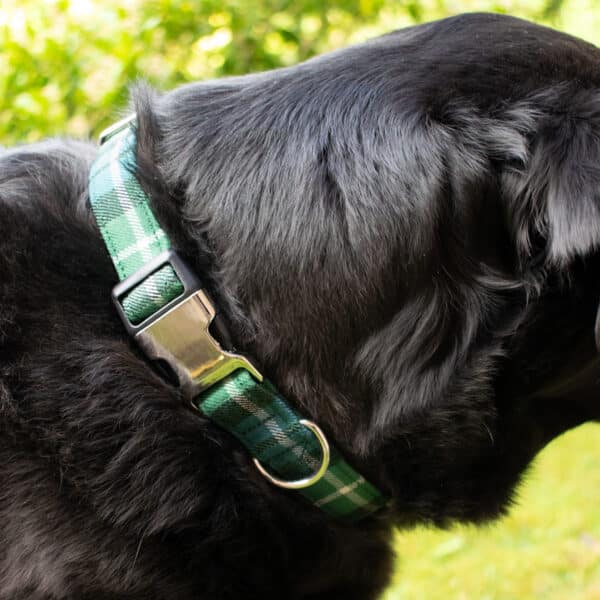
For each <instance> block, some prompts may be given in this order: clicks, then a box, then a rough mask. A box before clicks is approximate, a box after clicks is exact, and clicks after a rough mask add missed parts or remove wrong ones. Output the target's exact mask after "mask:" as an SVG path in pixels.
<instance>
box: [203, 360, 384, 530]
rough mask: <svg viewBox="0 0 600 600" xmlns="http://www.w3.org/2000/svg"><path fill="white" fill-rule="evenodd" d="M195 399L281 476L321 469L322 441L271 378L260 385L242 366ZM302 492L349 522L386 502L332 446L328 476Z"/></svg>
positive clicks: (300, 475) (299, 475)
mask: <svg viewBox="0 0 600 600" xmlns="http://www.w3.org/2000/svg"><path fill="white" fill-rule="evenodd" d="M195 402H196V405H197V406H198V408H199V409H200V410H201V411H202V412H203V413H204V414H205V415H206V416H208V417H210V419H211V420H212V421H214V422H215V423H218V424H219V425H220V426H221V427H223V428H224V429H226V430H227V431H229V432H230V433H232V434H233V435H234V436H235V437H236V438H237V439H238V440H239V441H240V442H242V444H243V445H244V446H245V447H246V448H247V449H248V450H249V451H250V453H251V454H252V455H253V456H255V457H256V458H258V460H260V462H261V463H262V464H263V465H264V466H265V467H267V468H268V469H269V470H271V471H272V472H273V473H274V474H276V475H277V476H279V477H283V478H284V479H286V480H296V479H302V478H304V477H307V476H309V475H311V474H312V473H315V472H316V471H317V470H318V468H319V466H320V464H321V447H320V444H319V442H318V440H317V439H316V438H315V436H314V434H313V433H312V431H310V430H309V429H307V428H306V427H304V425H302V424H301V423H300V418H301V417H299V416H298V415H297V414H296V413H295V412H294V411H293V410H292V409H291V408H290V406H289V405H288V404H287V403H286V402H285V401H284V400H283V398H282V397H281V396H280V394H279V393H278V392H277V390H276V389H275V388H274V387H273V385H271V384H270V383H269V382H263V383H258V382H257V381H256V380H255V379H254V378H253V377H252V376H251V375H250V374H249V373H248V372H247V371H243V370H239V371H236V372H235V373H233V374H232V375H230V376H229V377H227V378H226V379H224V380H223V381H221V382H220V383H219V384H218V385H216V386H214V387H212V388H210V389H209V390H207V391H206V392H204V394H202V395H201V396H200V397H199V398H197V399H196V401H195ZM298 491H299V492H300V493H301V494H302V495H303V496H304V497H306V498H307V499H308V500H310V501H311V502H312V503H313V504H314V505H315V506H318V507H319V508H320V509H321V510H323V511H325V512H326V513H328V514H330V515H331V516H333V517H336V518H338V519H343V520H349V521H354V520H358V519H360V518H362V517H365V516H367V515H369V514H371V513H373V512H374V511H377V510H379V509H380V508H382V507H383V506H384V505H385V503H386V500H385V498H384V497H383V496H382V495H381V493H380V492H379V490H377V489H376V488H375V487H374V486H372V485H371V484H370V483H369V482H368V481H366V480H365V479H364V477H362V475H360V474H359V473H357V472H356V471H355V470H354V469H353V468H352V467H351V466H350V465H349V464H348V463H347V462H345V461H344V459H343V458H342V457H341V456H340V454H339V453H338V452H337V451H336V450H335V449H334V448H331V461H330V463H329V468H328V469H327V471H326V472H325V474H324V476H323V477H322V478H321V479H320V480H319V481H317V482H316V483H315V484H313V485H312V486H310V487H308V488H304V489H301V490H298Z"/></svg>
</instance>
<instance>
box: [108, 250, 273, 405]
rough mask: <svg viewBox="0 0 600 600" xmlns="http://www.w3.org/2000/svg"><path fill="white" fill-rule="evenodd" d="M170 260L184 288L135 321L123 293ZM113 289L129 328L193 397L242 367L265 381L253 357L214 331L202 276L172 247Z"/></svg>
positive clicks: (211, 313) (122, 317)
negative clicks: (226, 346)
mask: <svg viewBox="0 0 600 600" xmlns="http://www.w3.org/2000/svg"><path fill="white" fill-rule="evenodd" d="M167 264H169V265H171V267H172V268H173V270H174V271H175V273H176V274H177V276H178V277H179V280H180V281H181V283H182V284H183V287H184V291H183V293H182V294H181V296H178V297H177V298H175V299H174V300H172V301H171V302H169V303H168V304H167V305H165V306H164V307H163V308H161V309H159V310H158V311H157V312H156V313H154V314H153V315H151V316H150V317H148V318H147V319H146V320H145V321H142V323H140V324H139V325H133V324H132V323H131V322H130V321H129V319H128V318H127V316H126V315H125V312H124V310H123V306H122V304H121V299H122V298H123V297H124V296H126V295H127V294H128V293H129V292H130V291H131V290H133V289H134V288H135V287H136V286H137V285H139V284H140V283H141V282H142V281H144V280H145V279H146V278H147V277H148V276H150V275H152V273H154V272H156V271H158V270H159V269H160V268H161V267H163V266H165V265H167ZM112 295H113V302H114V304H115V306H116V308H117V311H118V312H119V315H120V317H121V319H122V321H123V323H124V324H125V327H126V328H127V330H128V331H129V333H130V334H131V335H132V336H133V337H134V338H135V340H136V341H137V342H138V343H139V345H140V347H141V348H142V349H143V350H144V352H145V353H146V355H147V356H148V358H150V359H151V360H163V361H165V362H166V363H167V364H168V365H169V366H170V367H171V369H172V370H173V373H174V374H175V375H176V377H177V379H178V381H179V385H180V387H181V388H182V390H183V392H184V394H185V395H186V396H187V397H188V398H190V399H193V398H194V397H195V396H197V395H198V394H200V393H201V392H203V391H205V390H206V389H208V388H209V387H211V386H212V385H214V384H215V383H217V382H218V381H220V380H221V379H223V378H225V377H227V376H228V375H230V374H231V373H232V372H233V371H235V370H237V369H240V368H241V369H246V370H247V371H248V372H249V373H250V374H251V375H252V376H253V377H254V378H255V379H257V380H258V381H262V379H263V378H262V375H261V374H260V373H259V372H258V370H257V369H256V368H255V367H254V366H253V365H252V363H251V362H250V361H249V360H248V359H246V358H245V357H243V356H240V355H238V354H234V353H232V352H227V351H226V350H223V349H222V348H221V346H220V345H219V343H218V342H217V340H215V339H214V338H213V337H212V335H211V334H210V331H209V327H210V325H211V323H212V322H213V319H214V318H215V316H216V314H217V313H216V310H215V307H214V305H213V303H212V301H211V300H210V298H209V297H208V295H207V294H206V292H204V290H202V289H201V286H200V282H199V280H198V279H197V277H196V276H195V275H194V273H193V272H192V271H191V270H190V269H189V268H188V267H187V265H186V264H185V263H184V262H183V260H182V259H181V258H180V257H179V256H178V255H177V253H176V252H174V251H173V250H167V251H166V252H163V253H162V254H160V255H159V256H157V257H156V258H155V259H154V260H152V261H150V262H148V263H147V264H146V265H144V266H143V267H142V268H141V269H140V270H139V271H137V272H135V273H134V274H133V275H131V276H130V277H128V278H127V279H125V280H123V281H122V282H121V283H119V284H117V285H116V286H115V287H114V289H113V294H112Z"/></svg>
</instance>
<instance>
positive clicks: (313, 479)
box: [254, 419, 331, 490]
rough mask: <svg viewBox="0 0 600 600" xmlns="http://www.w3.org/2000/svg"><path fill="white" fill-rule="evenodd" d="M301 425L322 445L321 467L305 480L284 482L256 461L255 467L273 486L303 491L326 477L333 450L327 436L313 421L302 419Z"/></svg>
mask: <svg viewBox="0 0 600 600" xmlns="http://www.w3.org/2000/svg"><path fill="white" fill-rule="evenodd" d="M300 423H302V425H304V427H307V428H308V429H310V430H311V431H312V432H313V433H314V434H315V437H316V438H317V440H318V441H319V444H321V452H322V455H323V456H322V458H321V465H320V466H319V468H318V469H317V470H316V471H315V473H314V474H313V475H310V476H308V477H305V478H304V479H297V480H296V481H284V480H283V479H277V477H273V475H271V474H270V473H269V472H268V471H267V470H266V469H265V468H264V467H263V466H262V464H261V463H260V461H259V460H258V458H255V459H254V466H255V467H256V468H257V469H258V472H259V473H260V474H261V475H262V476H263V477H264V478H265V479H267V480H268V481H270V482H271V483H272V484H273V485H276V486H277V487H280V488H285V489H286V490H301V489H304V488H307V487H310V486H311V485H314V484H315V483H317V481H319V479H321V478H322V477H323V475H325V472H326V471H327V469H328V468H329V461H330V459H331V450H330V448H329V442H328V441H327V438H326V437H325V434H324V433H323V432H322V431H321V428H320V427H319V426H318V425H315V424H314V423H313V422H312V421H308V420H307V419H300Z"/></svg>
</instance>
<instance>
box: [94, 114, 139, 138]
mask: <svg viewBox="0 0 600 600" xmlns="http://www.w3.org/2000/svg"><path fill="white" fill-rule="evenodd" d="M136 118H137V114H136V113H133V114H132V115H129V116H128V117H125V118H124V119H121V120H120V121H117V122H116V123H113V124H112V125H110V127H107V128H106V129H104V130H103V131H102V132H101V133H100V135H99V136H98V141H99V143H100V145H101V146H102V144H104V143H105V142H108V140H109V139H110V138H111V137H113V135H116V134H117V133H119V132H121V131H123V129H125V128H126V127H129V125H130V124H131V123H133V122H134V121H135V120H136Z"/></svg>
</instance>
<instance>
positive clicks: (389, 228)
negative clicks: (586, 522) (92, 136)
mask: <svg viewBox="0 0 600 600" xmlns="http://www.w3.org/2000/svg"><path fill="white" fill-rule="evenodd" d="M135 98H136V100H135V102H136V109H137V111H138V115H139V136H138V140H139V141H138V162H139V177H140V181H141V182H142V184H143V185H144V186H145V188H146V189H147V190H148V191H149V192H150V193H151V194H152V198H153V203H154V207H155V210H156V212H157V213H158V214H159V215H160V218H161V221H162V222H163V223H164V224H165V226H166V227H167V229H168V230H169V233H170V235H171V237H172V239H173V240H175V243H176V246H177V248H178V249H179V250H180V251H181V252H182V253H183V254H184V255H185V256H186V257H187V258H188V260H189V261H190V262H191V263H192V264H193V265H194V267H195V268H196V269H197V271H198V272H199V273H201V274H202V276H203V278H204V280H205V282H206V286H207V288H208V289H209V291H210V292H211V293H212V294H213V296H214V297H215V298H216V299H217V301H218V304H219V306H220V307H221V309H222V310H223V313H224V315H225V318H226V319H227V321H228V324H229V328H230V330H231V335H232V337H233V340H234V342H235V346H236V347H237V348H238V349H240V350H241V351H243V352H245V353H247V354H248V355H250V356H252V357H253V358H254V360H255V361H256V362H257V363H258V364H259V365H260V367H261V368H262V370H263V371H264V373H265V374H267V376H268V377H269V378H270V379H271V380H273V381H274V382H275V383H276V385H277V386H278V387H279V388H280V389H281V390H282V392H283V393H284V394H285V396H286V397H287V398H288V399H289V401H290V402H291V403H292V404H294V405H295V406H297V407H298V409H299V410H300V411H301V412H302V413H303V414H304V415H307V416H309V417H311V418H312V419H314V420H315V421H316V422H318V423H319V424H320V425H321V426H322V427H323V428H324V429H325V430H326V431H327V432H328V434H329V435H330V437H331V438H332V439H333V440H335V443H336V445H337V446H339V447H340V448H341V449H342V450H343V452H344V453H345V454H346V456H347V458H348V459H349V460H350V461H351V462H353V463H354V464H355V465H356V466H357V467H358V468H359V469H360V470H362V472H364V474H365V475H366V476H368V477H369V478H371V479H372V480H373V482H375V483H376V484H377V485H378V486H380V487H381V488H382V489H383V490H385V491H386V492H387V493H388V494H390V495H391V496H392V498H393V506H392V508H391V509H389V510H387V511H384V512H383V513H382V514H380V515H379V516H378V517H376V518H373V519H369V520H367V521H364V522H362V523H360V524H359V525H354V526H345V525H340V524H337V523H336V522H334V521H333V520H331V519H329V518H327V517H325V516H324V515H323V514H322V513H321V512H320V511H319V510H317V509H315V508H313V507H312V506H310V505H308V504H306V503H304V502H303V501H302V500H301V499H299V498H298V496H297V495H295V494H294V493H288V492H282V491H279V490H277V489H275V488H273V487H271V486H270V485H269V484H268V483H267V482H266V481H264V480H263V479H262V478H261V476H260V475H259V474H258V473H257V472H256V470H255V469H254V467H253V466H252V464H251V462H250V460H249V457H248V456H247V454H246V452H245V451H244V450H243V449H242V448H241V447H240V446H239V445H238V444H237V443H235V442H234V441H233V440H232V438H231V437H230V436H229V435H228V434H226V433H224V432H222V431H221V430H219V428H218V427H216V426H215V425H213V424H212V423H211V422H209V421H208V420H206V419H205V418H203V417H202V416H201V415H199V414H197V413H194V412H193V411H192V410H191V409H190V408H188V406H187V403H186V402H185V401H184V399H183V398H181V397H180V395H179V394H178V392H177V391H176V390H175V389H173V388H172V387H170V386H169V384H168V383H166V382H164V381H163V380H162V379H161V378H160V377H159V376H158V375H156V374H155V373H154V371H153V370H152V368H151V367H150V366H149V365H148V364H147V362H146V361H145V360H144V358H143V357H142V356H141V355H140V353H139V351H138V350H137V349H136V347H135V346H134V345H133V344H132V343H131V341H130V340H129V339H128V338H127V337H126V334H125V331H124V329H123V327H122V326H121V324H120V322H119V320H118V318H117V316H116V313H115V311H114V310H113V307H112V306H111V303H110V290H111V286H112V285H113V284H114V283H115V281H116V275H115V273H114V271H113V268H112V265H111V263H110V260H109V258H108V256H107V254H106V251H105V249H104V246H103V244H102V242H101V240H100V236H99V233H98V231H97V228H96V226H95V223H94V220H93V218H92V217H91V215H90V211H89V207H88V197H87V195H88V191H87V174H88V170H89V166H90V163H91V161H92V160H93V157H94V154H95V151H96V150H95V147H94V146H93V145H88V144H83V143H75V142H67V141H53V142H52V141H51V142H46V143H43V144H37V145H33V146H24V147H21V148H16V149H13V150H8V151H4V153H3V154H1V155H0V273H1V278H0V402H1V404H0V428H1V429H0V431H1V436H0V481H1V484H2V485H1V488H0V598H2V599H11V600H12V599H17V598H28V599H41V598H61V599H62V598H89V599H91V598H94V599H96V598H98V599H100V598H103V599H116V598H131V599H133V598H144V599H150V598H156V599H159V598H161V599H162V598H178V599H181V600H184V599H186V598H190V599H191V598H194V599H201V598H206V599H219V600H221V599H222V600H228V599H234V598H261V599H262V600H267V599H269V598H277V599H280V598H282V597H286V598H289V600H293V599H304V600H308V599H313V600H317V599H321V598H322V599H325V598H327V599H333V598H340V599H342V598H343V599H345V600H352V599H356V600H359V599H360V600H366V599H367V600H368V599H369V598H375V597H376V596H377V595H378V593H379V592H380V590H381V589H382V588H383V586H385V584H386V582H387V580H388V576H389V573H390V565H391V552H390V549H389V533H390V528H391V526H392V525H393V524H401V525H412V524H414V523H417V522H423V521H425V522H433V523H435V524H440V525H444V524H447V523H448V522H451V521H453V520H467V521H476V522H480V521H483V520H486V519H489V518H493V517H495V516H497V515H498V514H500V513H502V512H503V511H504V510H505V509H506V507H507V506H508V505H509V504H510V500H511V497H512V494H513V490H514V488H515V485H516V484H517V483H518V481H519V477H520V476H521V474H522V473H523V471H524V470H525V469H526V466H527V464H528V463H529V462H530V461H531V459H532V457H533V456H534V455H535V454H536V453H537V452H538V451H539V450H540V449H541V448H542V447H543V446H544V445H545V444H546V443H547V442H548V441H549V440H551V439H552V438H553V437H555V436H556V435H558V434H559V433H561V432H562V431H564V430H566V429H568V428H570V427H573V426H575V425H577V424H579V423H581V422H583V421H585V420H591V419H598V418H599V417H600V403H598V402H597V400H596V397H597V394H598V385H597V384H596V381H597V380H598V368H597V367H598V359H597V357H596V349H595V345H594V335H593V330H594V320H595V316H596V310H597V304H598V298H599V296H600V277H599V274H600V270H599V267H600V256H599V252H598V248H599V242H600V197H599V191H598V190H600V53H599V51H598V50H597V49H596V48H595V47H593V46H591V45H589V44H586V43H583V42H581V41H579V40H576V39H574V38H572V37H569V36H566V35H563V34H560V33H557V32H555V31H552V30H550V29H545V28H542V27H538V26H536V25H533V24H531V23H527V22H524V21H521V20H517V19H513V18H509V17H502V16H497V15H481V14H475V15H465V16H460V17H456V18H451V19H446V20H443V21H438V22H436V23H431V24H427V25H423V26H419V27H414V28H409V29H405V30H402V31H399V32H396V33H393V34H390V35H387V36H384V37H381V38H378V39H375V40H373V41H371V42H368V43H366V44H362V45H360V46H356V47H353V48H349V49H346V50H342V51H338V52H334V53H332V54H329V55H325V56H322V57H320V58H317V59H315V60H311V61H308V62H306V63H304V64H301V65H298V66H296V67H293V68H289V69H282V70H278V71H274V72H270V73H262V74H257V75H249V76H246V77H240V78H233V79H226V80H221V81H216V82H207V83H199V84H194V85H189V86H184V87H182V88H180V89H178V90H175V91H173V92H171V93H168V94H166V95H164V96H155V95H154V94H153V93H152V92H151V91H149V90H148V89H146V88H144V87H139V89H138V90H137V93H136V94H135ZM573 508H574V509H576V507H573Z"/></svg>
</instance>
